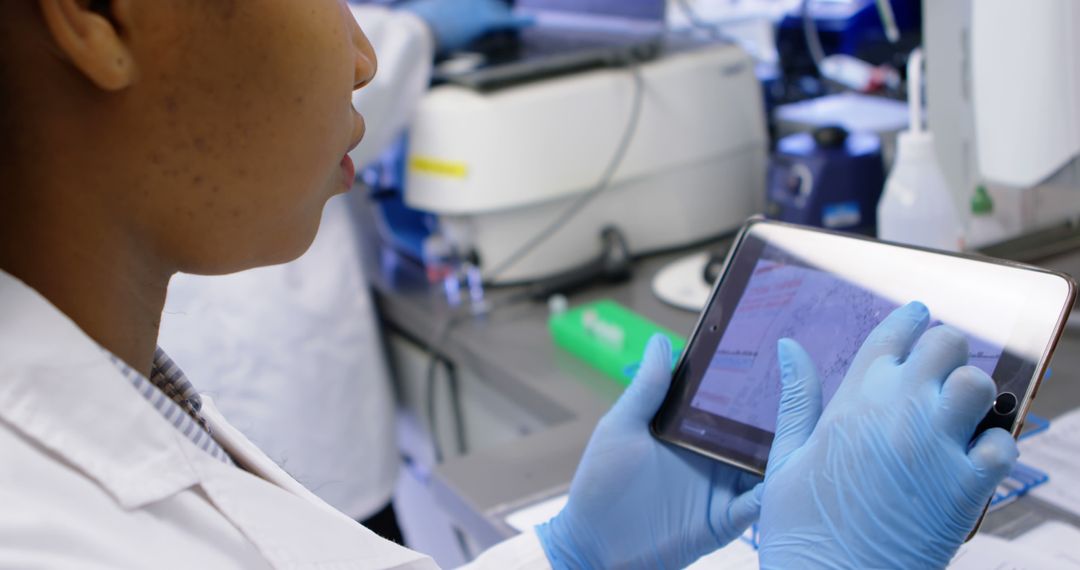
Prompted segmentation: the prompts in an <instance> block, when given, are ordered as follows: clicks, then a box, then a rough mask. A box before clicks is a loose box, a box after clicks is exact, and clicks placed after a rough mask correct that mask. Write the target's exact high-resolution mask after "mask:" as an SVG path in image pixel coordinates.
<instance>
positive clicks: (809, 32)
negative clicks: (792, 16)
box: [802, 0, 825, 78]
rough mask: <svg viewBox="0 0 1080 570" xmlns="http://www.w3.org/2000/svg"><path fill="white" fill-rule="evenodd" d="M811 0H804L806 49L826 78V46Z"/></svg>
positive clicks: (820, 72) (803, 17)
mask: <svg viewBox="0 0 1080 570" xmlns="http://www.w3.org/2000/svg"><path fill="white" fill-rule="evenodd" d="M811 1H812V0H802V20H803V35H805V36H806V49H807V51H809V52H810V57H811V59H813V60H814V67H816V68H817V71H818V75H820V76H821V77H823V78H824V77H825V72H824V71H823V70H822V62H824V61H825V47H824V46H822V45H821V32H820V30H818V26H817V20H814V15H813V14H811V13H810V2H811Z"/></svg>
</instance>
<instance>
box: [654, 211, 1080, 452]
mask: <svg viewBox="0 0 1080 570" xmlns="http://www.w3.org/2000/svg"><path fill="white" fill-rule="evenodd" d="M1075 297H1076V285H1075V283H1074V282H1073V280H1072V279H1071V278H1069V277H1068V276H1066V275H1063V274H1058V273H1054V272H1050V271H1046V270H1042V269H1038V268H1034V267H1029V266H1024V265H1019V264H1013V263H1009V262H1004V261H998V260H991V259H984V258H976V257H972V256H964V255H954V254H947V253H941V252H936V251H930V250H924V249H919V248H912V247H906V246H900V245H893V244H888V243H884V242H879V241H875V240H871V239H867V238H862V237H856V236H850V235H846V234H839V233H834V232H829V231H825V230H817V229H810V228H805V227H799V226H793V225H789V224H784V223H780V222H772V221H765V220H751V221H750V222H749V223H748V224H747V225H746V226H745V227H744V228H743V229H742V231H741V232H740V234H739V236H738V237H737V238H736V241H735V244H734V245H733V247H732V249H731V251H730V252H729V254H728V258H727V261H726V263H725V265H724V268H723V270H722V272H721V274H720V278H719V279H718V280H717V283H716V285H715V287H714V289H713V292H712V295H711V298H710V300H709V303H708V304H707V306H706V309H705V311H704V312H703V313H702V315H701V318H700V319H699V321H698V324H697V326H696V327H695V329H694V332H693V334H692V335H691V337H690V341H689V343H688V344H687V348H686V350H685V351H684V352H683V355H682V357H681V359H680V360H679V362H678V364H677V365H676V368H675V372H674V377H673V380H672V386H671V389H670V390H669V392H668V395H667V398H666V400H665V401H664V404H663V406H662V407H661V408H660V411H659V412H658V413H657V415H656V417H655V418H654V419H653V423H652V429H653V432H654V434H655V435H656V436H657V437H659V438H660V439H662V440H665V441H668V442H671V443H674V444H676V445H680V446H683V447H686V448H689V449H692V450H695V451H697V452H699V453H702V454H705V455H708V456H710V457H713V458H715V459H718V460H720V461H724V462H726V463H730V464H732V465H735V466H737V467H741V468H743V469H746V470H748V471H751V472H754V473H759V474H763V473H764V472H765V466H766V460H767V458H768V457H769V449H770V447H771V445H772V440H773V432H774V430H775V428H776V417H777V411H778V408H779V402H780V372H779V368H778V362H777V354H776V344H777V341H778V340H779V339H781V338H793V339H795V340H796V341H798V342H800V343H801V344H802V345H803V346H804V347H805V348H806V350H807V351H808V352H809V353H810V355H811V356H812V357H813V358H814V361H815V363H816V364H817V366H818V370H819V372H820V377H821V381H822V395H823V397H824V399H825V403H826V404H827V403H828V401H829V399H830V398H831V397H832V395H833V394H834V393H835V392H836V389H837V388H838V386H839V384H840V382H841V381H842V380H843V378H844V376H845V374H846V373H847V369H848V366H849V364H850V363H851V361H852V359H853V358H854V356H855V354H856V352H857V351H858V350H859V348H860V347H861V346H862V343H863V340H864V339H865V338H866V337H867V335H868V334H869V333H870V331H871V330H873V329H874V327H876V326H877V324H878V323H879V322H881V321H882V320H883V319H884V318H885V317H886V316H887V315H889V313H891V312H892V311H893V310H894V309H896V308H898V307H900V306H901V305H904V304H906V303H908V302H910V301H921V302H923V303H924V304H926V306H927V307H929V308H930V312H931V317H932V318H933V319H935V321H934V324H939V323H945V324H948V325H951V326H953V327H955V328H957V329H959V330H960V331H962V332H963V333H965V334H966V335H967V337H968V341H969V348H970V353H971V354H970V361H969V364H972V365H974V366H977V367H979V368H981V369H983V370H985V371H986V372H987V373H989V374H990V375H991V376H992V377H993V379H994V381H995V382H996V383H997V387H998V398H997V401H996V402H995V404H994V409H992V410H991V411H990V412H988V414H987V417H986V420H984V422H983V425H981V426H980V428H981V429H986V428H989V427H992V426H999V427H1003V428H1005V429H1007V430H1009V431H1010V432H1012V434H1013V435H1014V436H1016V435H1017V434H1019V432H1020V429H1021V427H1022V421H1023V418H1024V415H1025V414H1026V413H1027V410H1028V408H1029V407H1030V405H1031V401H1032V399H1033V398H1034V397H1035V394H1036V392H1037V391H1038V388H1039V382H1040V380H1041V379H1042V377H1043V374H1044V373H1045V371H1046V367H1047V364H1048V363H1049V361H1050V357H1051V355H1052V353H1053V350H1054V347H1055V346H1056V344H1057V341H1058V339H1059V337H1060V336H1061V333H1062V331H1063V330H1064V327H1065V321H1066V320H1067V318H1068V316H1069V312H1070V311H1071V309H1072V306H1073V303H1074V301H1075Z"/></svg>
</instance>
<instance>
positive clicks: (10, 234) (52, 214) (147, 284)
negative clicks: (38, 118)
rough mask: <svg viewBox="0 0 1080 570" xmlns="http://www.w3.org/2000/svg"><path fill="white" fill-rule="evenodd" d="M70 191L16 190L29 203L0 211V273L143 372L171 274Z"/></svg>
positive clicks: (149, 359)
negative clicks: (33, 292)
mask: <svg viewBox="0 0 1080 570" xmlns="http://www.w3.org/2000/svg"><path fill="white" fill-rule="evenodd" d="M80 191H81V192H90V190H87V189H85V188H83V189H81V190H80ZM76 194H77V193H66V192H58V193H52V194H50V193H49V192H47V191H45V189H42V191H41V192H40V193H37V192H34V193H23V195H24V196H25V195H30V196H35V197H36V198H37V199H35V200H32V203H31V202H24V203H16V204H14V205H13V204H10V203H6V204H4V207H0V269H3V270H4V271H7V272H8V273H10V274H12V275H13V276H15V277H16V278H18V279H20V280H21V281H23V282H24V283H26V284H27V285H29V286H30V287H32V288H34V289H35V290H36V291H37V292H38V293H40V294H41V295H42V296H44V297H45V298H46V299H48V300H49V301H50V302H51V303H52V304H53V305H55V306H56V307H57V308H58V309H59V310H60V311H61V312H63V313H64V314H66V315H67V316H68V318H70V319H71V320H72V321H74V322H75V324H77V325H78V326H79V327H80V328H81V329H82V330H83V331H84V332H85V333H86V334H87V335H88V336H90V337H91V338H92V339H94V340H95V341H96V342H97V343H98V344H100V345H101V346H102V347H104V348H105V349H106V350H108V351H110V352H112V353H113V354H114V355H116V356H117V357H119V358H121V359H123V360H124V362H126V363H127V364H128V365H129V366H131V367H132V368H134V369H135V370H138V371H141V372H142V373H143V374H147V375H149V373H150V368H151V364H152V362H153V355H154V348H155V346H156V343H157V335H158V324H159V322H160V318H161V311H162V309H163V307H164V304H165V294H166V291H167V289H168V283H169V277H170V276H171V275H172V271H169V270H168V269H166V268H165V267H164V266H163V265H161V264H157V263H153V262H152V259H153V258H152V256H151V255H149V252H148V251H147V247H146V245H145V244H144V243H142V242H140V240H138V239H137V238H135V236H133V235H131V234H130V233H128V232H125V231H124V230H123V229H121V227H120V226H118V225H117V224H109V223H102V217H101V216H93V215H91V214H90V213H89V212H87V211H86V210H85V208H79V207H77V205H78V202H79V199H78V197H77V196H76ZM12 206H14V207H12ZM4 211H6V212H7V214H5V213H4Z"/></svg>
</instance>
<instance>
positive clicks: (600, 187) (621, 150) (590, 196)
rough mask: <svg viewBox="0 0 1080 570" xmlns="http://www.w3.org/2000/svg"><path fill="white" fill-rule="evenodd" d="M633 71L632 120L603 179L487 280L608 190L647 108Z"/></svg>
mask: <svg viewBox="0 0 1080 570" xmlns="http://www.w3.org/2000/svg"><path fill="white" fill-rule="evenodd" d="M630 73H631V74H632V75H633V78H634V102H633V107H632V111H631V114H630V120H629V121H627V124H626V129H625V131H624V132H623V135H622V138H621V139H620V141H619V146H618V147H617V148H616V150H615V155H614V156H613V157H612V159H611V161H610V162H609V163H608V166H607V168H606V169H605V170H604V174H603V176H601V177H600V182H598V183H597V184H596V186H594V187H593V188H592V189H591V190H589V191H588V192H586V193H584V194H582V195H581V197H580V198H578V199H577V200H575V201H574V203H573V204H571V205H570V206H569V207H567V208H566V210H565V211H564V212H563V213H562V214H561V215H560V216H559V217H558V218H556V219H555V221H554V222H552V223H551V224H550V225H548V226H547V227H546V228H544V229H543V230H542V231H540V232H539V233H537V234H536V235H535V236H534V237H533V238H532V239H530V240H528V241H526V242H525V243H524V244H523V245H522V246H521V247H519V248H518V249H517V250H516V251H514V252H513V253H511V254H510V256H509V257H507V258H506V259H505V260H503V261H502V263H500V264H498V265H496V266H495V267H494V268H493V269H492V270H491V271H490V272H488V273H487V275H485V279H486V280H487V281H488V282H494V281H495V280H496V279H498V277H499V276H500V275H502V274H503V273H506V271H507V270H508V269H510V268H511V267H513V266H514V265H516V264H517V263H519V262H520V261H521V260H522V259H524V258H525V257H526V256H528V255H529V254H530V253H532V251H533V250H534V249H536V248H537V247H539V246H540V245H541V244H543V243H544V242H546V241H547V240H548V239H551V236H553V235H555V234H556V233H558V232H559V230H561V229H562V228H563V227H564V226H566V224H568V223H570V222H571V221H572V220H573V219H574V218H575V217H576V216H577V215H578V214H579V213H580V212H581V211H582V210H583V209H584V208H585V206H587V205H588V204H589V203H590V202H592V201H593V200H594V199H596V197H597V196H599V195H600V194H601V193H603V192H604V191H605V190H607V189H608V188H609V187H610V186H611V183H612V181H613V179H614V178H615V174H616V172H617V171H618V170H619V167H621V166H622V163H623V161H624V160H626V154H627V151H629V150H630V143H632V142H633V140H634V135H636V134H637V129H638V126H639V124H640V123H641V114H642V110H643V108H644V100H645V77H644V76H643V75H642V74H641V68H640V67H639V66H638V65H633V66H631V67H630Z"/></svg>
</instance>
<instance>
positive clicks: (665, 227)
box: [405, 45, 768, 282]
mask: <svg viewBox="0 0 1080 570" xmlns="http://www.w3.org/2000/svg"><path fill="white" fill-rule="evenodd" d="M638 69H639V71H640V74H641V78H642V84H643V87H642V89H643V92H642V97H643V98H642V99H641V101H642V103H641V108H640V116H639V123H638V127H637V129H636V132H635V133H634V135H633V138H632V140H631V142H630V144H629V146H628V148H627V150H626V155H625V160H623V161H622V163H621V166H620V167H619V168H618V170H617V171H616V172H615V174H614V176H613V177H612V180H611V184H610V185H609V186H608V187H607V188H606V189H605V190H603V191H601V192H599V193H597V194H596V197H595V199H593V200H591V201H589V203H588V204H587V205H585V206H584V207H582V208H580V211H577V212H575V214H574V216H573V217H572V218H571V219H570V221H569V222H568V223H566V224H565V225H564V226H562V227H561V228H560V229H558V231H556V232H552V233H551V235H550V237H549V238H548V239H546V241H543V242H542V243H541V244H540V245H539V246H538V247H536V248H535V249H533V250H532V251H530V252H529V253H528V254H527V255H524V256H521V257H520V259H518V260H517V261H516V262H514V263H513V264H512V265H509V266H507V267H506V270H505V271H500V272H499V274H498V275H495V276H493V275H491V274H490V272H491V270H492V269H493V268H496V267H498V266H499V265H501V264H503V263H504V262H505V261H506V260H507V259H509V258H510V257H511V256H513V255H514V253H515V252H516V251H517V250H519V249H520V248H521V246H522V245H524V244H526V243H527V242H529V241H530V240H532V239H533V238H535V237H536V236H537V235H539V234H542V233H544V232H545V229H546V228H549V227H550V226H551V224H552V223H553V222H554V221H556V220H558V219H560V217H562V216H564V215H565V214H566V212H567V209H568V208H570V207H572V206H573V205H574V204H575V203H576V202H578V201H579V200H580V198H581V197H582V195H583V194H584V193H587V192H589V191H591V190H593V189H594V188H596V186H597V184H598V183H599V182H600V181H601V179H602V178H603V175H604V172H605V169H607V168H609V167H610V165H611V164H612V161H613V158H614V156H615V155H616V153H617V150H618V148H619V146H620V142H621V139H622V138H623V136H624V134H625V133H626V132H627V125H628V124H630V122H631V121H632V118H633V116H634V108H635V104H634V102H635V84H636V81H635V78H634V75H633V73H632V72H631V71H630V70H629V69H627V68H612V69H603V70H597V71H591V72H585V73H579V74H575V75H570V76H564V77H560V78H556V79H550V80H546V81H539V82H535V83H531V84H527V85H523V86H519V87H514V88H509V89H504V90H499V91H494V92H488V93H483V92H479V91H474V90H471V89H467V88H463V87H458V86H450V85H446V86H441V87H438V88H435V89H433V90H432V91H431V92H430V93H429V94H428V95H427V96H426V97H425V99H424V100H423V102H422V103H421V104H420V107H419V109H418V111H417V114H416V119H415V121H414V122H413V127H412V132H411V139H410V145H411V146H410V156H409V165H408V174H407V179H406V185H405V186H406V191H405V200H406V203H407V204H408V205H409V206H410V207H412V208H416V209H418V210H423V211H426V212H430V213H432V214H435V215H436V216H437V217H438V219H439V226H440V231H441V233H442V234H443V236H444V237H445V238H447V239H449V240H450V241H451V242H453V243H454V244H455V245H456V246H457V247H458V248H459V249H460V250H462V251H465V252H474V253H475V254H476V255H477V257H478V258H479V260H480V266H481V268H482V269H483V270H484V271H485V277H488V278H489V279H490V278H492V277H495V279H494V280H495V281H496V282H517V281H525V280H533V279H538V278H543V277H545V276H550V275H553V274H556V273H560V272H562V271H565V270H568V269H571V268H574V267H576V266H579V265H581V264H583V263H586V262H588V261H590V260H592V259H594V258H595V257H596V256H597V255H599V254H600V252H601V240H600V234H601V231H602V230H603V229H604V228H606V227H611V226H614V227H616V228H618V229H619V230H620V231H621V233H622V235H623V236H624V237H625V239H626V241H627V243H628V244H629V247H630V249H631V250H632V251H633V252H634V253H641V252H647V251H653V250H659V249H665V248H670V247H674V246H680V245H684V244H689V243H693V242H696V241H700V240H704V239H707V238H710V237H713V236H717V235H719V234H722V233H724V232H726V231H730V230H735V229H736V228H738V227H739V226H740V225H741V224H742V222H743V221H744V220H745V219H746V218H747V217H749V216H750V215H752V214H754V213H756V212H758V211H759V210H760V209H761V200H762V196H763V195H764V187H765V167H766V157H767V145H768V142H767V135H766V128H765V116H764V101H763V98H762V93H761V87H760V84H759V82H758V80H757V78H756V76H755V73H754V62H753V61H752V59H751V58H750V57H749V56H748V55H746V53H745V52H744V51H742V50H741V49H739V48H737V47H734V46H729V45H711V46H707V47H697V48H695V49H692V50H689V51H684V52H680V53H673V54H669V55H665V56H664V57H662V58H660V59H658V60H654V61H652V62H649V63H646V64H642V65H640V67H639V68H638Z"/></svg>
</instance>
